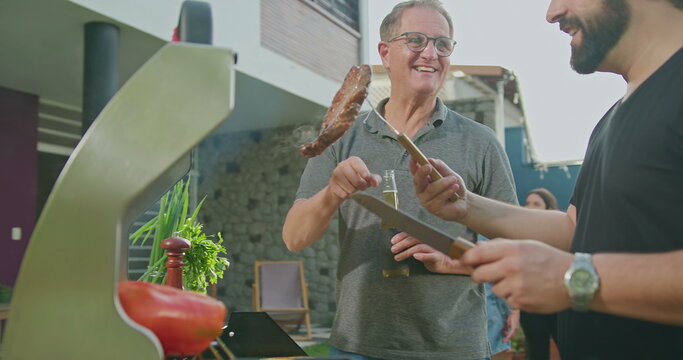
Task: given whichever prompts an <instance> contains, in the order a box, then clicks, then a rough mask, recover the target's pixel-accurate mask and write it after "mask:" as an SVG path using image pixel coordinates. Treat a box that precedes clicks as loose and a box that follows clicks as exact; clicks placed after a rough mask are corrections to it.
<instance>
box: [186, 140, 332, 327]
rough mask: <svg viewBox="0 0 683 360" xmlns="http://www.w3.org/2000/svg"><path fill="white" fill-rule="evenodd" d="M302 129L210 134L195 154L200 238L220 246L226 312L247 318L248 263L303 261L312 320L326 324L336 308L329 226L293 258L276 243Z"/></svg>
mask: <svg viewBox="0 0 683 360" xmlns="http://www.w3.org/2000/svg"><path fill="white" fill-rule="evenodd" d="M298 130H301V129H294V128H277V129H268V130H263V131H249V132H237V133H230V134H219V135H212V136H211V137H209V138H207V139H206V140H205V141H204V142H202V144H201V145H200V147H199V150H198V151H199V159H200V160H199V172H200V175H199V182H198V184H199V187H198V194H199V198H200V199H201V197H202V196H203V195H206V196H207V198H206V200H205V202H204V205H203V207H202V211H201V214H200V215H201V219H200V221H202V222H203V223H204V225H205V232H206V233H207V234H214V233H216V232H220V233H221V234H222V235H223V238H224V239H225V242H224V246H225V248H226V249H227V250H228V258H229V260H230V262H231V265H230V268H229V269H228V270H227V271H226V272H225V275H224V278H223V279H222V280H220V281H219V284H218V294H219V298H220V299H221V300H222V301H224V302H225V303H226V305H227V306H228V309H229V311H250V310H251V300H252V284H253V282H254V261H256V260H304V267H305V276H306V280H307V282H308V287H309V292H308V293H309V307H310V308H311V321H312V322H313V323H318V324H326V325H327V324H331V322H332V319H333V317H334V312H335V309H336V305H335V292H334V290H335V275H336V267H337V258H338V255H339V247H338V243H337V222H336V219H335V221H333V223H332V224H331V225H330V228H329V230H328V231H327V233H326V235H325V236H324V238H323V239H321V240H319V241H318V242H316V243H315V244H313V245H312V246H310V247H308V248H306V249H304V250H302V251H300V252H296V253H292V252H290V251H289V250H287V248H286V247H285V245H284V243H283V241H282V235H281V233H282V225H283V223H284V220H285V216H286V214H287V211H288V210H289V208H290V207H291V205H292V203H293V201H294V196H295V194H296V190H297V188H298V186H299V177H300V176H301V173H302V172H303V169H304V167H305V165H306V159H305V158H303V157H302V156H301V155H299V153H298V152H297V150H296V146H295V144H296V142H297V141H296V140H295V136H294V134H295V133H297V132H298Z"/></svg>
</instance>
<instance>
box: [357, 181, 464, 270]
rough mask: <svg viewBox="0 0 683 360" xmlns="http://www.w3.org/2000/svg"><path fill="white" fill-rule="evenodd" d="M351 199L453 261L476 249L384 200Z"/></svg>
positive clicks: (364, 196) (365, 195)
mask: <svg viewBox="0 0 683 360" xmlns="http://www.w3.org/2000/svg"><path fill="white" fill-rule="evenodd" d="M351 199H353V200H354V201H356V202H357V203H359V204H360V205H361V206H363V207H364V208H366V209H368V210H370V211H371V212H373V213H375V214H376V215H378V216H379V217H381V218H382V220H384V221H385V222H386V223H388V224H391V226H392V227H395V228H397V229H400V230H402V231H405V232H407V233H408V234H410V235H411V236H412V237H414V238H416V239H418V240H420V241H421V242H423V243H425V244H427V245H429V246H431V247H433V248H434V249H436V250H438V251H441V252H442V253H444V254H446V255H448V256H450V257H451V258H452V259H459V258H460V257H461V256H462V254H464V253H465V251H467V250H469V249H471V248H472V247H474V244H473V243H472V242H470V241H467V240H465V239H463V238H462V237H460V236H456V237H453V236H451V235H448V234H446V233H445V232H443V231H441V230H439V229H437V228H435V227H433V226H431V225H429V224H427V223H425V222H423V221H422V220H420V219H417V218H415V217H414V216H412V215H410V214H408V213H406V212H404V211H402V210H399V209H395V208H394V207H393V206H391V205H390V204H388V203H386V202H385V201H384V200H381V199H378V198H376V197H374V196H372V195H368V194H365V193H355V194H353V195H351Z"/></svg>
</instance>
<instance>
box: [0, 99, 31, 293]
mask: <svg viewBox="0 0 683 360" xmlns="http://www.w3.org/2000/svg"><path fill="white" fill-rule="evenodd" d="M37 137H38V97H37V96H35V95H31V94H26V93H22V92H18V91H14V90H10V89H6V88H2V87H0V199H2V206H0V284H3V285H9V286H14V282H15V280H16V277H17V273H18V271H19V265H20V264H21V259H22V258H23V256H24V251H25V250H26V246H27V245H28V241H29V239H30V238H31V232H32V231H33V227H34V226H35V223H36V191H37V184H36V176H37V167H38V166H37V154H38V150H37V149H36V147H37V141H38V139H37ZM14 227H20V228H21V232H22V234H21V240H12V236H11V234H12V228H14Z"/></svg>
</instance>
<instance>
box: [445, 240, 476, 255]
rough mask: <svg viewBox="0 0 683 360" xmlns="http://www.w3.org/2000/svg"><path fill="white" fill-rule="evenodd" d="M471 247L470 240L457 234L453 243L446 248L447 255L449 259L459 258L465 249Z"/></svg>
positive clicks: (472, 245)
mask: <svg viewBox="0 0 683 360" xmlns="http://www.w3.org/2000/svg"><path fill="white" fill-rule="evenodd" d="M473 247H474V244H473V243H472V242H470V241H467V240H465V239H463V238H461V237H460V236H458V237H457V238H456V239H455V241H454V242H453V244H451V247H450V249H448V256H450V258H451V259H460V258H461V257H462V255H463V254H465V251H467V250H469V249H471V248H473Z"/></svg>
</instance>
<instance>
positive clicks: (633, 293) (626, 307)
mask: <svg viewBox="0 0 683 360" xmlns="http://www.w3.org/2000/svg"><path fill="white" fill-rule="evenodd" d="M593 264H594V265H595V268H596V269H597V272H598V274H599V275H600V290H598V292H597V293H596V297H595V299H594V300H593V302H592V303H591V306H590V309H591V310H594V311H599V312H604V313H608V314H612V315H619V316H626V317H631V318H637V319H641V320H647V321H653V322H658V323H665V324H671V325H678V326H683V250H677V251H671V252H666V253H657V254H595V255H594V256H593Z"/></svg>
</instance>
